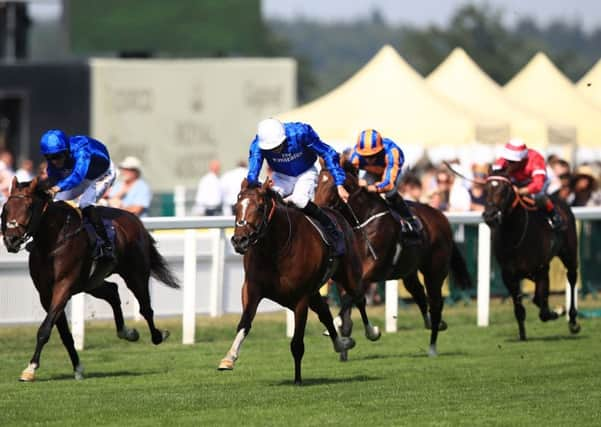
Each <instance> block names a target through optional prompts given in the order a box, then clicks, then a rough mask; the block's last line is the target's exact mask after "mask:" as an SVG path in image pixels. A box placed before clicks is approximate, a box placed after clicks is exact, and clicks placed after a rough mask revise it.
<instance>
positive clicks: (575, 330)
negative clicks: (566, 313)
mask: <svg viewBox="0 0 601 427" xmlns="http://www.w3.org/2000/svg"><path fill="white" fill-rule="evenodd" d="M568 327H569V328H570V332H571V333H573V334H577V333H578V332H580V324H579V323H568Z"/></svg>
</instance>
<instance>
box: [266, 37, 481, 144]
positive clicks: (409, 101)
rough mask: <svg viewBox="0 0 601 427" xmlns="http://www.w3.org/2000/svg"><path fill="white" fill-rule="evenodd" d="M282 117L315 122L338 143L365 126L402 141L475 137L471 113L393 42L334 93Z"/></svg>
mask: <svg viewBox="0 0 601 427" xmlns="http://www.w3.org/2000/svg"><path fill="white" fill-rule="evenodd" d="M278 118H280V119H281V120H283V121H303V122H306V123H309V124H311V125H312V126H313V127H314V128H315V130H316V131H317V132H318V133H319V135H320V136H322V137H323V138H324V140H325V141H328V140H329V141H334V142H338V141H346V142H347V143H352V142H354V141H355V139H356V136H357V134H358V132H359V131H360V130H361V129H365V128H375V129H378V130H379V131H380V132H382V134H384V136H387V137H389V138H391V139H393V140H395V141H397V142H399V143H401V144H404V143H414V144H420V145H455V144H462V143H466V142H471V141H472V140H473V138H474V127H473V123H472V122H471V121H470V118H469V116H468V115H467V114H465V113H464V112H463V111H462V110H460V109H458V108H457V107H455V106H454V105H453V104H452V103H451V102H449V101H447V100H446V99H443V98H442V97H440V96H439V95H437V94H436V93H435V92H434V91H433V90H432V89H430V87H429V86H428V85H427V84H426V83H425V81H424V79H423V77H422V76H421V75H420V74H419V73H418V72H417V71H415V70H414V69H413V68H412V67H411V66H410V65H409V64H408V63H407V62H406V61H405V60H404V59H403V58H402V57H401V56H400V55H399V54H398V53H397V51H396V50H395V49H394V48H393V47H392V46H390V45H386V46H384V47H382V48H381V49H380V50H379V51H378V52H377V53H376V55H374V57H373V58H372V59H371V60H369V61H368V62H367V63H366V64H365V65H364V66H363V67H362V68H361V69H360V70H358V71H357V72H356V73H355V74H354V75H353V76H352V77H350V78H349V79H348V80H347V81H345V82H344V83H342V84H341V85H340V86H338V87H337V88H335V89H334V90H332V91H331V92H329V93H327V94H326V95H323V96H322V97H320V98H318V99H316V100H314V101H312V102H310V103H308V104H305V105H303V106H301V107H299V108H297V109H295V110H292V111H289V112H286V113H283V114H280V115H278Z"/></svg>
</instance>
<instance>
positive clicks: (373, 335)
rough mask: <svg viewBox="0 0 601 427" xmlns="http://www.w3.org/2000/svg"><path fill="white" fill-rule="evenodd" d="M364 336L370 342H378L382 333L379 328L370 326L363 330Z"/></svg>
mask: <svg viewBox="0 0 601 427" xmlns="http://www.w3.org/2000/svg"><path fill="white" fill-rule="evenodd" d="M365 336H366V337H367V339H368V340H370V341H378V340H379V339H380V337H381V336H382V332H380V328H378V327H377V326H371V325H370V326H368V327H367V328H366V329H365Z"/></svg>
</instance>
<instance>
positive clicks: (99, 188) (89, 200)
mask: <svg viewBox="0 0 601 427" xmlns="http://www.w3.org/2000/svg"><path fill="white" fill-rule="evenodd" d="M116 177H117V172H116V170H115V165H114V164H113V162H111V164H110V165H109V167H108V169H107V170H106V172H105V173H103V174H102V175H100V176H99V177H98V178H96V179H84V180H83V181H82V182H81V184H79V185H78V186H77V187H74V188H71V189H70V190H66V191H61V192H60V193H57V194H56V196H55V198H54V200H65V201H67V200H75V199H77V198H78V197H79V196H81V197H80V198H79V207H80V208H81V209H83V208H85V207H87V206H90V205H93V204H95V203H96V202H97V201H98V200H100V199H101V198H102V196H103V195H104V193H106V191H107V190H108V189H109V187H110V186H111V185H113V183H114V182H115V178H116Z"/></svg>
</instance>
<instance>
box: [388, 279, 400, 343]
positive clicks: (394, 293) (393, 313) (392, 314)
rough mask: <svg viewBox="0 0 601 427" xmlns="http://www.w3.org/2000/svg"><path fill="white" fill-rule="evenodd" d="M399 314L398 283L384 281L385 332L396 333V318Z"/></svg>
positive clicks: (395, 281) (396, 281)
mask: <svg viewBox="0 0 601 427" xmlns="http://www.w3.org/2000/svg"><path fill="white" fill-rule="evenodd" d="M398 314H399V282H398V280H387V281H386V332H396V331H397V316H398Z"/></svg>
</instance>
